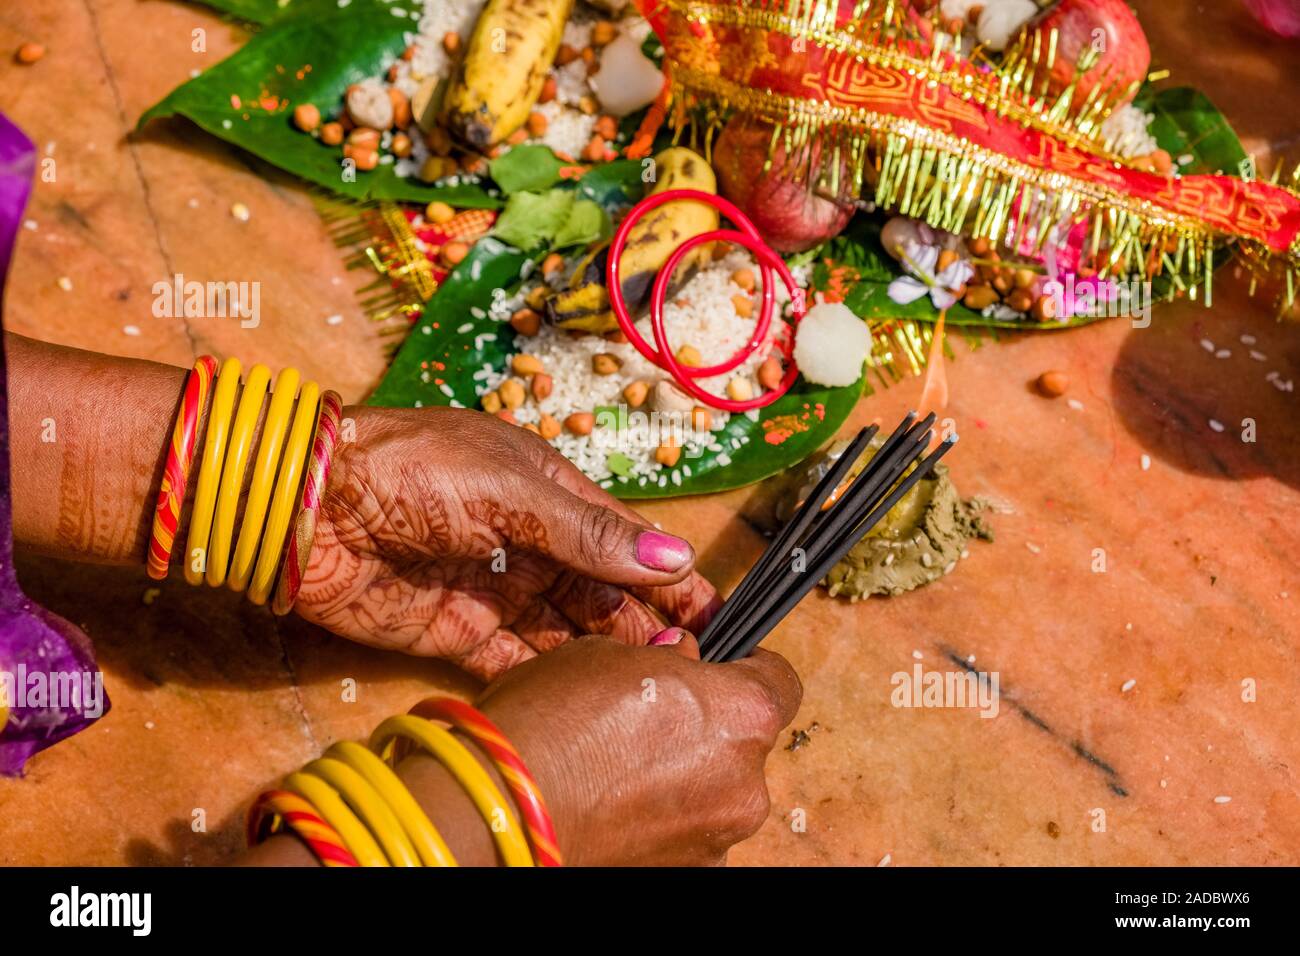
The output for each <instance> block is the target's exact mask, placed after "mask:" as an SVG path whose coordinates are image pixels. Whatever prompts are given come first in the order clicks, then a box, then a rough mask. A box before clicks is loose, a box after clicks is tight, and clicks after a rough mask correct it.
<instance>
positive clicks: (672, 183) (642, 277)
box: [546, 146, 718, 334]
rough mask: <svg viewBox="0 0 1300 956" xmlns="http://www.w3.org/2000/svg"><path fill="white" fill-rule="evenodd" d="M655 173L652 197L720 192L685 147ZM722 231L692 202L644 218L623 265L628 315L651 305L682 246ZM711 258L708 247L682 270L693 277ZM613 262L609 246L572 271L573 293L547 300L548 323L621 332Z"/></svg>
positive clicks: (712, 213) (668, 153)
mask: <svg viewBox="0 0 1300 956" xmlns="http://www.w3.org/2000/svg"><path fill="white" fill-rule="evenodd" d="M654 170H655V178H656V182H655V186H654V188H653V189H652V190H650V192H651V194H652V195H653V194H654V193H661V192H667V191H668V190H670V189H695V190H698V191H700V192H706V193H715V194H716V192H717V188H718V185H717V180H716V179H715V178H714V175H713V169H712V167H710V166H709V164H708V163H707V162H706V161H705V159H704V157H703V156H701V155H699V154H698V153H696V152H693V151H691V150H689V149H686V148H685V147H683V146H674V147H672V148H670V149H665V150H664V151H663V152H662V153H660V154H659V155H658V156H656V157H655V158H654ZM717 228H718V212H717V210H716V209H714V208H713V207H712V206H707V205H705V204H704V203H700V202H691V201H689V200H683V201H680V202H670V203H668V204H667V205H665V206H660V207H659V208H658V209H655V210H652V211H651V212H649V213H648V214H646V215H645V216H643V217H641V219H640V220H639V221H638V222H637V224H636V225H635V226H633V227H632V231H631V232H630V233H629V234H628V237H627V245H626V246H624V248H623V258H622V259H620V260H619V264H618V265H619V278H620V280H621V284H622V286H623V298H624V300H625V301H626V302H627V307H628V309H629V310H630V311H636V310H637V309H638V308H640V307H641V306H643V305H645V303H646V302H648V301H649V299H650V289H651V287H652V286H653V285H654V280H655V275H656V274H657V273H658V272H659V269H660V268H661V267H662V266H663V264H664V263H665V262H667V261H668V257H669V256H671V255H672V254H673V252H674V251H676V249H677V247H678V246H680V245H681V244H682V243H683V242H685V241H686V240H687V239H690V238H691V237H692V236H698V235H700V234H701V233H704V232H709V231H711V230H713V229H717ZM709 254H710V252H709V248H708V246H707V245H706V246H700V247H699V248H697V249H695V250H693V251H692V252H691V254H690V255H688V256H687V257H686V258H685V259H683V260H682V267H683V268H684V269H686V270H688V271H689V270H691V269H693V268H696V267H698V266H701V265H703V264H704V263H706V262H707V261H708V259H709ZM608 262H609V244H608V243H605V244H604V245H601V246H598V247H597V248H596V249H595V250H593V251H592V252H591V253H589V254H588V256H587V258H586V259H585V260H583V261H582V262H581V263H579V265H578V268H576V269H575V270H574V271H573V278H572V279H571V280H570V281H569V288H568V289H566V290H565V291H563V292H560V293H558V294H557V295H555V296H553V297H552V298H550V299H549V300H547V303H546V318H547V321H548V322H551V323H552V324H554V325H557V326H559V327H560V328H563V329H581V330H583V331H586V332H595V333H598V334H604V333H605V332H612V331H613V330H614V329H616V328H618V320H617V319H615V318H614V313H613V312H612V311H611V310H610V307H609V293H608V292H607V291H606V289H605V269H606V265H607V263H608Z"/></svg>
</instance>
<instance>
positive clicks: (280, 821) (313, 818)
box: [248, 790, 357, 866]
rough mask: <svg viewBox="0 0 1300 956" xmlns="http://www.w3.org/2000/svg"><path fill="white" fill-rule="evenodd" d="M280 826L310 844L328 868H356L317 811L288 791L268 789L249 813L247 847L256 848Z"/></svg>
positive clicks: (335, 834) (345, 848)
mask: <svg viewBox="0 0 1300 956" xmlns="http://www.w3.org/2000/svg"><path fill="white" fill-rule="evenodd" d="M281 826H287V827H288V828H289V829H290V830H292V831H293V832H294V834H295V835H296V836H297V837H298V838H299V839H301V840H302V841H303V842H304V843H306V844H307V847H308V849H310V850H311V852H312V853H314V854H315V855H316V859H318V860H320V861H321V863H323V864H324V865H325V866H357V859H356V857H354V856H353V855H352V853H351V852H350V851H349V850H348V848H347V847H346V846H345V845H344V844H343V839H342V837H340V836H339V835H338V833H337V832H336V831H335V829H334V828H333V827H331V826H330V825H329V824H328V823H326V822H325V821H324V820H322V819H321V818H320V815H319V814H318V813H317V812H316V808H315V807H313V806H312V805H311V803H310V802H308V801H307V800H304V799H303V798H302V797H300V796H298V795H297V794H296V793H290V792H289V791H288V790H267V791H265V792H263V793H261V794H258V797H257V799H256V800H255V801H253V806H252V807H250V808H249V811H248V845H249V846H250V847H254V846H257V844H259V843H261V842H262V841H263V840H265V839H266V838H267V837H268V836H270V835H271V834H273V833H275V832H277V831H278V830H279V829H280V828H281Z"/></svg>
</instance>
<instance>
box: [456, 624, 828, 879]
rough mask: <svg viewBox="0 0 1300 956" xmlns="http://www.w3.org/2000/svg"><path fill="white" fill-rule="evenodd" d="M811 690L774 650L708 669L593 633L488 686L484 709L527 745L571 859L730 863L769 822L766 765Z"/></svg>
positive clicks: (664, 650) (671, 653)
mask: <svg viewBox="0 0 1300 956" xmlns="http://www.w3.org/2000/svg"><path fill="white" fill-rule="evenodd" d="M802 696H803V688H802V687H801V685H800V683H799V678H798V677H797V676H796V675H795V672H794V670H793V669H792V668H791V667H790V665H789V664H788V663H787V662H786V660H785V658H783V657H780V656H778V655H776V654H772V653H769V652H767V651H763V650H758V651H755V652H754V654H753V656H751V657H748V658H746V659H744V660H741V661H736V662H733V663H729V664H702V663H700V661H699V647H698V646H697V645H696V643H695V639H694V638H693V637H690V636H689V635H687V636H685V637H684V639H683V640H682V641H681V642H680V643H679V644H677V645H676V646H675V647H628V646H626V645H624V644H620V643H618V642H616V641H613V640H610V639H609V638H606V637H585V638H583V639H582V640H581V641H575V642H573V643H571V644H569V645H566V646H565V647H562V648H560V649H558V650H557V651H556V652H555V653H553V654H546V655H544V656H543V657H541V658H539V659H537V660H534V661H528V662H527V663H525V664H523V665H521V666H520V667H517V668H515V669H514V670H512V671H510V673H508V674H506V675H505V676H504V677H502V678H500V679H499V680H497V681H496V682H495V683H493V684H492V685H491V686H489V687H488V688H487V689H486V690H485V691H484V693H483V695H482V697H481V698H480V699H479V701H478V706H479V708H480V709H482V711H483V712H484V713H485V714H487V715H488V716H489V717H490V718H491V719H492V720H493V722H495V723H496V724H497V726H499V727H500V728H501V729H502V731H503V732H504V733H505V735H506V736H507V737H509V738H510V740H511V741H512V742H513V743H514V744H515V746H516V747H517V748H518V749H519V752H520V753H521V754H522V755H523V757H524V760H525V762H527V764H528V767H529V769H530V770H531V771H532V772H533V775H534V776H535V777H536V778H537V782H538V785H539V786H540V788H541V791H542V793H543V794H544V795H545V797H546V802H547V806H548V808H549V809H550V811H551V814H552V817H553V819H554V821H555V828H556V833H557V834H558V836H559V838H560V849H561V851H562V852H563V853H564V858H565V863H566V864H568V865H577V866H599V865H604V866H609V865H640V866H682V865H701V864H718V863H722V862H724V860H725V856H726V852H727V849H728V848H729V847H731V846H732V845H733V844H735V843H739V842H740V841H741V840H743V839H745V838H746V837H748V836H750V835H751V834H753V833H754V832H755V831H757V830H758V828H759V827H760V826H762V825H763V822H764V821H765V820H766V819H767V816H768V809H769V800H768V794H767V784H766V782H765V780H764V777H763V765H764V763H765V761H766V760H767V755H768V754H769V753H770V752H771V750H772V747H773V745H774V744H775V742H776V737H777V734H779V733H780V732H781V730H782V729H783V728H784V727H785V726H786V725H788V724H789V723H790V722H791V721H792V720H794V716H795V712H796V711H797V710H798V709H799V701H800V698H801V697H802Z"/></svg>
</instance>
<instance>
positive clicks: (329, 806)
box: [284, 771, 388, 866]
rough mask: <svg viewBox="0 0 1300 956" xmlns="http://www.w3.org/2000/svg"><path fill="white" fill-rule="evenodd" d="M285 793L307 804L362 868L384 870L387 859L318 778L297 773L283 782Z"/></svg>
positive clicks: (368, 832)
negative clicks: (291, 792) (378, 867)
mask: <svg viewBox="0 0 1300 956" xmlns="http://www.w3.org/2000/svg"><path fill="white" fill-rule="evenodd" d="M284 787H285V789H286V790H292V791H293V792H294V793H296V794H298V796H300V797H302V798H304V799H305V800H309V801H310V802H311V804H312V806H314V807H315V808H316V812H317V813H319V814H320V816H321V819H322V820H324V821H325V822H326V823H328V824H329V825H330V826H331V827H333V828H334V830H335V832H336V833H338V835H339V836H340V837H342V838H343V842H344V843H345V844H346V845H347V848H348V850H349V851H350V852H351V853H352V855H353V856H354V857H356V859H357V862H358V863H359V864H361V865H362V866H388V857H386V856H384V851H383V850H381V849H379V844H378V843H376V842H375V838H374V837H372V836H371V835H370V831H369V830H367V829H366V828H365V825H364V824H362V822H361V821H360V820H358V819H357V815H356V814H355V813H353V812H352V811H351V810H349V809H348V805H347V804H346V803H344V802H343V798H342V797H340V796H339V795H338V791H336V790H335V789H334V788H333V787H331V786H330V785H329V784H328V783H326V782H325V781H324V780H322V779H321V778H320V777H315V776H312V775H311V774H309V773H303V772H302V771H298V772H297V773H291V774H289V776H287V777H285V778H284Z"/></svg>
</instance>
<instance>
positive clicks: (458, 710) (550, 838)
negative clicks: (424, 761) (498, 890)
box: [409, 697, 563, 866]
mask: <svg viewBox="0 0 1300 956" xmlns="http://www.w3.org/2000/svg"><path fill="white" fill-rule="evenodd" d="M409 713H410V714H411V715H412V716H414V717H423V718H424V719H425V720H441V721H444V722H445V723H448V724H451V725H452V726H453V727H455V728H456V729H457V730H459V731H460V732H461V733H463V734H466V735H467V736H468V737H469V738H470V739H471V740H473V741H474V743H476V744H478V745H479V746H480V747H482V748H483V749H484V750H485V751H487V755H488V756H489V757H491V758H492V763H493V764H494V765H495V766H496V768H497V770H498V771H499V772H500V774H501V777H502V779H503V780H505V782H506V787H507V788H508V789H509V790H510V795H511V796H512V797H514V799H515V805H516V806H518V808H519V814H520V816H521V817H523V821H524V830H525V832H526V833H527V834H528V842H529V844H530V845H531V846H532V848H533V857H534V859H535V860H536V861H537V865H538V866H563V860H562V859H561V858H560V841H559V838H558V837H557V836H556V835H555V824H554V823H552V822H551V814H550V811H549V810H547V809H546V803H545V802H544V801H543V800H542V794H541V790H540V789H538V786H537V781H536V780H535V779H534V778H533V775H532V773H531V772H530V771H529V770H528V767H527V766H526V765H525V764H524V758H523V757H521V756H519V751H518V750H516V749H515V747H514V744H512V743H510V741H509V740H507V739H506V735H505V734H503V733H502V732H501V729H500V728H499V727H497V725H496V724H494V723H492V721H490V720H488V718H487V716H486V715H485V714H483V713H482V712H481V711H480V710H478V709H477V708H475V707H471V706H470V705H469V704H467V703H465V702H464V701H461V700H456V699H455V698H452V697H430V698H428V699H427V700H422V701H420V702H419V703H418V704H416V705H415V706H414V707H412V708H411V709H410V711H409Z"/></svg>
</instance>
